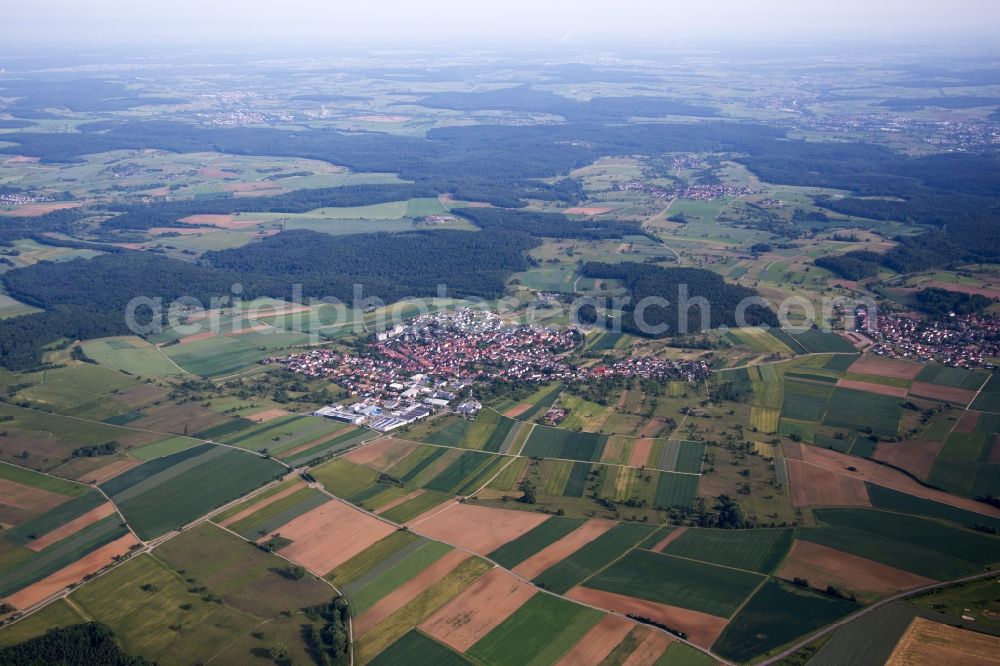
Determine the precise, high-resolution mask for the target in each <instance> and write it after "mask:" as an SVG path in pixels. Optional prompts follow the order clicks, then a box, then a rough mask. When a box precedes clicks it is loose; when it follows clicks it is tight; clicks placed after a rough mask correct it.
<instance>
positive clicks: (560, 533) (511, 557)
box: [488, 516, 586, 569]
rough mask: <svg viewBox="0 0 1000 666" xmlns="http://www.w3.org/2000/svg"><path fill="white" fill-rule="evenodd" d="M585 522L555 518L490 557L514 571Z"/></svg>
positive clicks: (508, 543)
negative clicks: (519, 565)
mask: <svg viewBox="0 0 1000 666" xmlns="http://www.w3.org/2000/svg"><path fill="white" fill-rule="evenodd" d="M585 522H586V519H585V518H564V517H560V516H553V517H551V518H549V519H548V520H546V521H545V522H544V523H541V524H539V525H537V526H535V527H534V528H532V529H531V530H529V531H527V532H525V533H524V534H522V535H520V536H519V537H517V538H516V539H513V540H512V541H509V542H507V543H505V544H504V545H502V546H500V547H499V548H497V549H496V550H493V551H491V552H490V553H489V554H488V556H489V558H490V559H491V560H493V561H494V562H497V563H498V564H500V566H503V567H506V568H508V569H513V568H514V567H516V566H517V565H518V564H520V563H521V562H524V561H525V560H527V559H528V558H530V557H531V556H532V555H534V554H535V553H537V552H539V551H540V550H542V549H544V548H546V547H547V546H549V545H551V544H552V543H555V542H556V541H558V540H559V539H562V538H563V537H564V536H566V535H567V534H569V533H570V532H572V531H574V530H576V529H577V528H578V527H580V526H581V525H582V524H583V523H585Z"/></svg>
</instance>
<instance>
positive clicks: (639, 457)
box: [628, 424, 653, 467]
mask: <svg viewBox="0 0 1000 666" xmlns="http://www.w3.org/2000/svg"><path fill="white" fill-rule="evenodd" d="M646 428H649V425H648V424H647V425H646ZM646 428H643V430H644V431H645V430H646ZM652 450H653V440H651V439H648V438H643V439H637V440H635V444H633V445H632V455H631V456H630V457H629V459H628V464H629V465H631V466H632V467H642V466H643V465H645V464H646V463H647V462H649V454H650V452H651V451H652Z"/></svg>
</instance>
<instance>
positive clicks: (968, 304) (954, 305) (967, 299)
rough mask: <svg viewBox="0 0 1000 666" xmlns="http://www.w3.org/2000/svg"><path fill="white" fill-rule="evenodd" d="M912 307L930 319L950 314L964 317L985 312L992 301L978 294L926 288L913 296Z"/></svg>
mask: <svg viewBox="0 0 1000 666" xmlns="http://www.w3.org/2000/svg"><path fill="white" fill-rule="evenodd" d="M913 305H914V307H915V308H916V309H918V310H920V311H921V312H924V313H926V314H928V315H930V316H932V317H947V316H948V315H950V314H951V313H955V314H958V315H964V314H974V313H976V312H979V311H981V310H985V309H986V308H988V307H989V306H991V305H993V299H991V298H987V297H985V296H982V295H980V294H966V293H963V292H960V291H950V290H948V289H940V288H938V287H927V288H925V289H921V290H920V291H918V292H916V293H915V294H914V295H913Z"/></svg>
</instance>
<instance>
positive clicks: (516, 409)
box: [503, 402, 534, 419]
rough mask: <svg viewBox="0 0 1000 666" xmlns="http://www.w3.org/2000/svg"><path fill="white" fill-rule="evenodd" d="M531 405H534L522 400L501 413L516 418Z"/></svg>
mask: <svg viewBox="0 0 1000 666" xmlns="http://www.w3.org/2000/svg"><path fill="white" fill-rule="evenodd" d="M532 407H534V405H532V404H531V403H530V402H522V403H521V404H520V405H514V406H513V407H511V408H510V409H508V410H507V411H506V412H504V413H503V415H504V416H508V417H510V418H512V419H516V418H517V417H518V416H520V415H521V414H524V413H525V412H526V411H528V410H529V409H531V408H532Z"/></svg>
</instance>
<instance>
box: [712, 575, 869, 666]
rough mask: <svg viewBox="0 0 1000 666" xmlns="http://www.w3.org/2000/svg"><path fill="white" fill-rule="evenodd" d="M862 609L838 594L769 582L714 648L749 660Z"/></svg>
mask: <svg viewBox="0 0 1000 666" xmlns="http://www.w3.org/2000/svg"><path fill="white" fill-rule="evenodd" d="M858 608H860V607H859V606H858V605H857V604H854V603H851V602H850V601H845V600H843V599H838V598H837V597H833V596H829V595H824V594H818V593H815V592H810V591H808V590H804V589H801V588H796V587H793V586H791V585H788V584H785V583H781V582H778V581H776V580H771V581H768V582H767V583H766V584H765V585H764V587H762V588H761V589H760V591H758V592H757V594H755V595H754V596H753V598H752V599H750V601H749V602H748V603H747V605H746V606H744V607H743V609H742V610H741V611H740V612H739V613H737V615H736V617H734V618H733V620H732V621H731V622H730V623H729V624H728V625H727V626H726V628H725V630H724V631H723V632H722V635H720V636H719V638H718V639H717V640H716V641H715V643H714V644H713V645H712V649H713V650H714V651H715V652H718V653H719V654H720V655H722V656H723V657H725V658H727V659H732V660H734V661H740V662H742V661H749V660H750V659H752V658H753V657H755V656H757V655H761V654H765V653H767V652H770V651H771V650H774V649H775V648H777V647H780V646H782V645H784V644H785V643H788V642H789V641H792V640H794V639H795V638H797V637H799V636H801V635H803V634H806V633H808V632H810V631H812V630H814V629H818V628H819V627H822V626H824V625H827V624H830V623H831V622H834V621H835V620H838V619H840V618H841V617H843V616H844V615H847V614H848V613H851V612H852V611H855V610H857V609H858Z"/></svg>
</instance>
